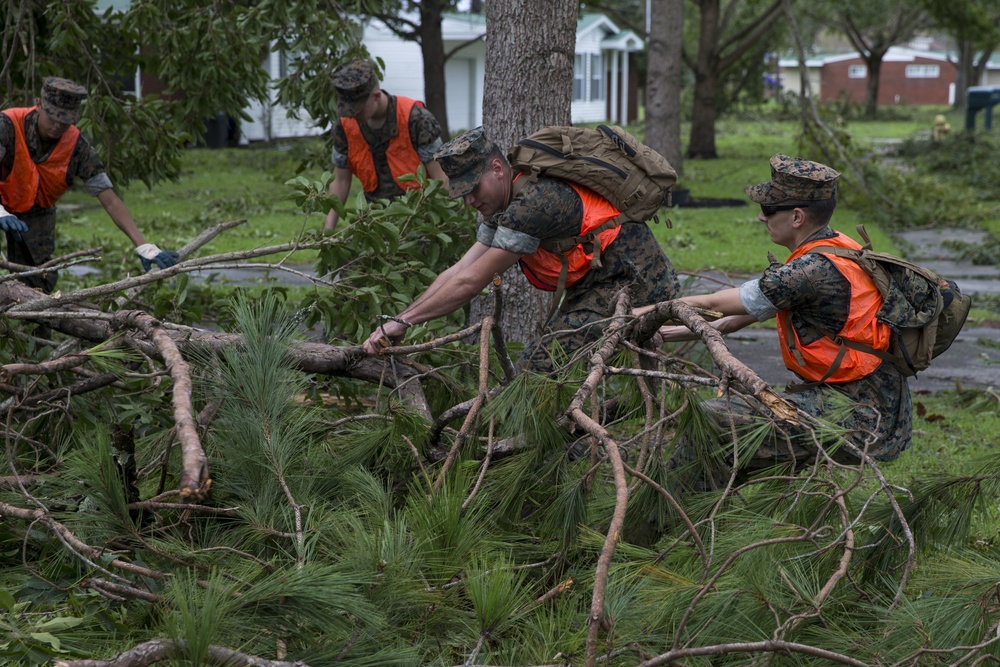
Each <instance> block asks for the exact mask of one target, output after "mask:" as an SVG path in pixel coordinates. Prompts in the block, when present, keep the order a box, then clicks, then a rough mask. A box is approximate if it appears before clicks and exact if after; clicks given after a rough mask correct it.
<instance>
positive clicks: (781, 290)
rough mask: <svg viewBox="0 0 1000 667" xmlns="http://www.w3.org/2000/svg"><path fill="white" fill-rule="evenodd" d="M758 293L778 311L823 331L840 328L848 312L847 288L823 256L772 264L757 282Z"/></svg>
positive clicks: (811, 255) (847, 284)
mask: <svg viewBox="0 0 1000 667" xmlns="http://www.w3.org/2000/svg"><path fill="white" fill-rule="evenodd" d="M759 284H760V291H761V293H762V294H763V295H764V296H765V297H767V300H768V301H770V302H771V303H772V304H774V306H775V308H777V309H778V310H789V311H792V312H793V313H795V314H796V315H797V316H798V317H799V318H802V319H803V320H808V321H810V322H812V323H814V325H815V326H817V327H819V328H820V329H822V330H823V331H828V332H829V331H833V332H837V331H840V329H841V328H843V325H844V322H846V321H847V316H848V314H849V313H850V310H851V284H850V282H848V280H847V278H845V277H844V276H843V274H841V273H840V271H838V270H837V267H836V266H835V265H834V263H833V262H832V261H831V260H830V259H829V258H828V257H824V256H823V255H820V254H816V253H808V254H806V255H804V256H802V257H799V258H797V259H794V260H792V261H791V262H789V263H787V264H775V265H772V266H771V267H769V268H768V269H767V270H766V271H764V275H763V276H762V277H761V278H760V283H759Z"/></svg>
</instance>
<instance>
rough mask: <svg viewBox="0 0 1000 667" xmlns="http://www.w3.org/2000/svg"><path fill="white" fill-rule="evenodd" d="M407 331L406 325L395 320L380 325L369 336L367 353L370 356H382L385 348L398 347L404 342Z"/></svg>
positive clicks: (366, 345)
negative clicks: (397, 345)
mask: <svg viewBox="0 0 1000 667" xmlns="http://www.w3.org/2000/svg"><path fill="white" fill-rule="evenodd" d="M406 329H407V327H406V325H405V324H402V323H400V322H395V321H393V320H388V321H386V322H384V323H383V324H380V325H379V326H378V327H377V328H376V329H375V331H373V332H372V333H371V335H370V336H368V340H366V341H365V343H364V348H365V352H367V353H368V354H381V353H382V350H384V349H385V348H387V347H390V346H392V345H396V344H398V343H399V341H401V340H403V336H404V335H405V334H406Z"/></svg>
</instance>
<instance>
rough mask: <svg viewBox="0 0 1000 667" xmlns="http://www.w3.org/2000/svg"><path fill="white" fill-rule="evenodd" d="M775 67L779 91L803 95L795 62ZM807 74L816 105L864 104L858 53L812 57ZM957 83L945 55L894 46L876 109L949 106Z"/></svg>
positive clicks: (864, 68) (782, 61) (884, 69)
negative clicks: (837, 103) (821, 103)
mask: <svg viewBox="0 0 1000 667" xmlns="http://www.w3.org/2000/svg"><path fill="white" fill-rule="evenodd" d="M778 66H779V68H780V74H781V86H782V89H783V90H784V91H787V92H794V93H801V92H802V85H801V81H800V76H799V61H798V59H795V58H782V59H780V60H779V61H778ZM806 71H807V73H808V79H809V86H810V90H811V92H812V95H813V97H814V99H816V100H818V101H820V102H833V101H836V100H841V99H845V98H846V99H848V100H849V101H851V102H857V103H859V104H860V103H861V102H863V101H864V99H865V91H866V86H867V85H868V67H867V66H866V65H865V62H864V60H862V58H861V56H860V55H859V54H857V53H854V52H851V53H838V54H826V55H814V56H810V57H809V58H808V59H807V60H806ZM998 74H1000V72H998ZM956 78H957V72H956V69H955V66H954V65H953V64H952V63H951V62H950V61H949V59H948V54H946V53H942V52H934V51H921V50H917V49H908V48H903V47H896V46H894V47H891V48H890V49H889V51H888V52H887V53H886V55H885V58H884V59H883V60H882V67H881V70H880V77H879V92H878V103H879V105H880V106H889V105H895V104H914V105H920V104H936V105H944V104H951V103H952V102H954V100H955V81H956Z"/></svg>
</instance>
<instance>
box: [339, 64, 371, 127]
mask: <svg viewBox="0 0 1000 667" xmlns="http://www.w3.org/2000/svg"><path fill="white" fill-rule="evenodd" d="M330 79H331V81H333V87H334V88H336V89H337V116H339V117H341V118H354V117H355V116H357V115H358V114H359V113H361V110H362V109H364V107H365V102H367V101H368V96H369V95H370V94H371V92H372V91H373V90H375V86H376V84H378V76H377V75H376V74H375V64H374V63H373V62H372V61H370V60H352V61H351V62H349V63H344V64H343V65H341V66H340V67H338V68H337V69H335V70H333V73H332V74H331V75H330Z"/></svg>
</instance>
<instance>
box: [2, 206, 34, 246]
mask: <svg viewBox="0 0 1000 667" xmlns="http://www.w3.org/2000/svg"><path fill="white" fill-rule="evenodd" d="M0 229H2V230H3V231H5V232H10V235H11V236H13V237H14V240H15V241H20V240H21V232H26V231H28V225H26V224H24V220H21V219H20V218H19V217H17V216H16V215H14V214H13V213H10V212H8V211H7V209H5V208H4V207H3V206H0Z"/></svg>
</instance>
